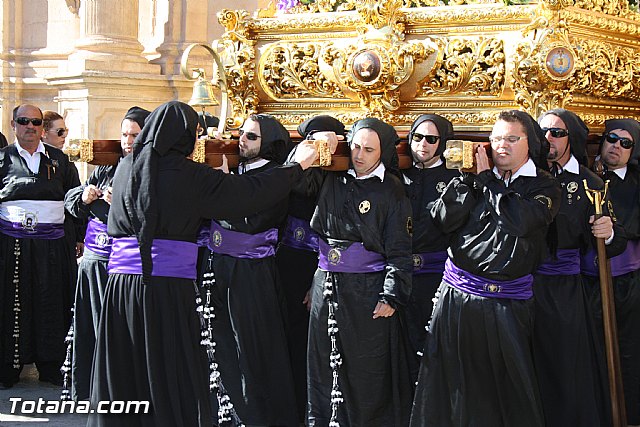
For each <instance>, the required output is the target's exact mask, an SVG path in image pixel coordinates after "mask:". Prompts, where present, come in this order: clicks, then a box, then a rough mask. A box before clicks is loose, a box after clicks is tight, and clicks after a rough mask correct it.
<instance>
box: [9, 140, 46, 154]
mask: <svg viewBox="0 0 640 427" xmlns="http://www.w3.org/2000/svg"><path fill="white" fill-rule="evenodd" d="M13 143H14V144H15V145H16V147H17V148H18V153H21V154H22V153H27V154H28V155H29V156H32V154H31V153H29V151H27V150H26V149H25V148H22V145H20V143H19V142H18V140H17V139H16V140H15V141H14V142H13ZM46 152H47V151H46V150H45V149H44V144H43V143H42V141H39V142H38V147H37V148H36V151H34V152H33V154H36V153H42V154H46Z"/></svg>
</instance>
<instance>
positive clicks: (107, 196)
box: [102, 187, 113, 204]
mask: <svg viewBox="0 0 640 427" xmlns="http://www.w3.org/2000/svg"><path fill="white" fill-rule="evenodd" d="M112 195H113V187H108V188H107V189H106V190H105V191H104V193H102V200H104V201H105V202H107V203H109V204H111V196H112Z"/></svg>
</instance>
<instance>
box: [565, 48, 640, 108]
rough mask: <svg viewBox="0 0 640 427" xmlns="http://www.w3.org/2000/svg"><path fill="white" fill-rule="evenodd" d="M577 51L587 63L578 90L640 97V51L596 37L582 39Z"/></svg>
mask: <svg viewBox="0 0 640 427" xmlns="http://www.w3.org/2000/svg"><path fill="white" fill-rule="evenodd" d="M577 51H578V52H579V55H580V58H581V60H582V62H583V63H584V69H583V71H582V73H580V75H579V76H577V78H576V79H575V82H574V86H575V87H576V90H577V91H579V92H581V93H583V94H587V95H591V96H595V97H613V98H627V99H633V100H640V81H638V75H640V51H638V50H635V49H632V48H630V47H620V46H614V45H611V44H609V43H604V42H601V41H595V40H582V41H580V42H579V43H578V46H577Z"/></svg>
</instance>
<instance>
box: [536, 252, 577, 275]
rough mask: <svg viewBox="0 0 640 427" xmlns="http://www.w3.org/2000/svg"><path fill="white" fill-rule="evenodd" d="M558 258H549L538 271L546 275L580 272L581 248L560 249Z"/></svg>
mask: <svg viewBox="0 0 640 427" xmlns="http://www.w3.org/2000/svg"><path fill="white" fill-rule="evenodd" d="M557 258H558V259H555V260H554V259H551V258H550V257H549V258H547V259H546V260H545V261H544V262H543V263H542V264H540V267H538V270H537V271H536V273H538V274H543V275H545V276H574V275H576V274H580V250H579V249H558V253H557Z"/></svg>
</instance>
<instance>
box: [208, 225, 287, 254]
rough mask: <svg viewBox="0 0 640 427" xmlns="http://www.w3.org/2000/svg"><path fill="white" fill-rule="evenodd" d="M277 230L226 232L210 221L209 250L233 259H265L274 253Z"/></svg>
mask: <svg viewBox="0 0 640 427" xmlns="http://www.w3.org/2000/svg"><path fill="white" fill-rule="evenodd" d="M277 243H278V229H277V228H270V229H269V230H267V231H263V232H262V233H256V234H247V233H241V232H239V231H231V230H226V229H224V228H222V227H221V226H220V224H218V223H217V222H215V221H211V238H210V239H209V249H211V251H212V252H215V253H217V254H225V255H229V256H232V257H235V258H267V257H270V256H273V255H274V254H275V253H276V244H277Z"/></svg>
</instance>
